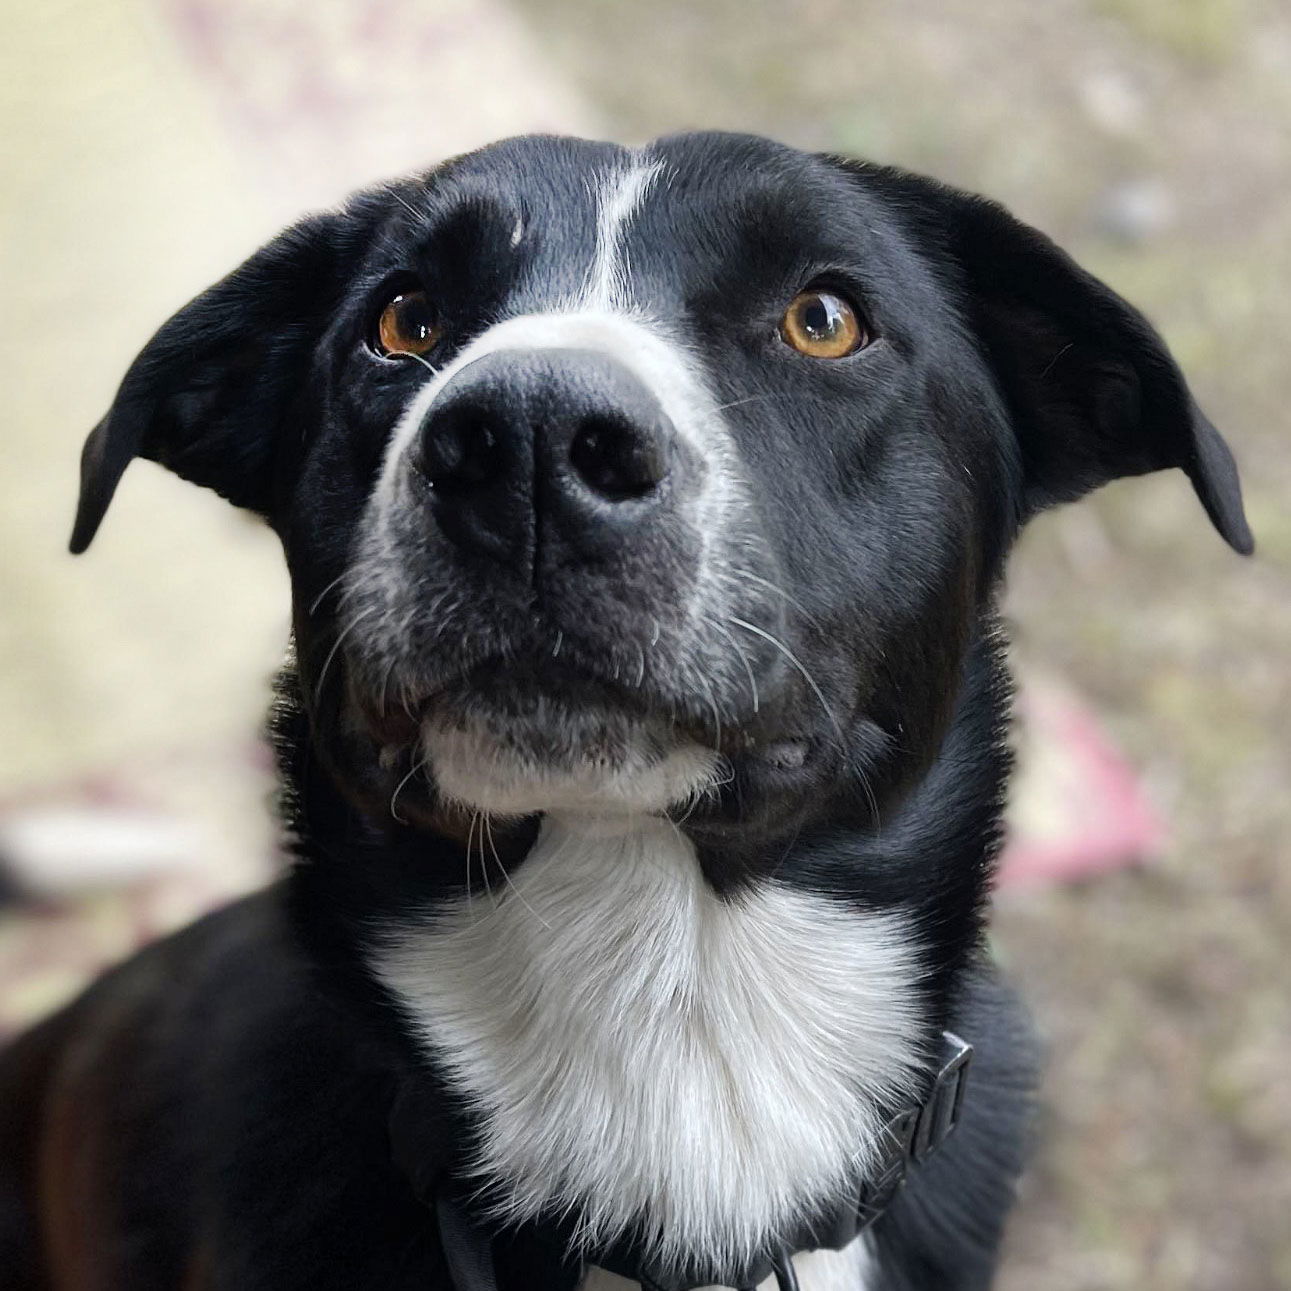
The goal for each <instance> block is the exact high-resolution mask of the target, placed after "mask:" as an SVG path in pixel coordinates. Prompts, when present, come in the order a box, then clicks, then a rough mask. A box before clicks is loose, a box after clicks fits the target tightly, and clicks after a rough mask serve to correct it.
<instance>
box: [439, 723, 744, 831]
mask: <svg viewBox="0 0 1291 1291" xmlns="http://www.w3.org/2000/svg"><path fill="white" fill-rule="evenodd" d="M556 720H558V719H556ZM421 747H422V750H423V752H424V754H425V758H426V761H427V763H428V764H429V765H430V766H432V767H434V769H435V786H436V788H437V789H438V790H439V792H440V793H441V794H442V795H443V796H444V797H446V798H449V799H452V800H453V801H455V802H458V803H461V804H462V805H463V806H464V807H466V808H467V809H468V810H471V811H475V810H479V811H485V812H489V813H491V814H497V815H503V816H527V815H530V814H531V813H533V812H538V811H568V812H591V813H593V814H596V815H609V814H619V813H624V814H626V813H638V814H639V813H643V812H662V811H664V810H665V809H666V808H667V807H669V806H671V805H672V804H674V803H679V802H684V801H685V800H686V799H688V798H691V797H693V796H694V795H695V794H697V793H699V792H701V791H702V790H703V789H704V788H706V787H707V786H708V785H710V784H711V783H712V782H713V780H714V777H715V775H716V772H717V767H718V763H719V759H718V757H717V754H716V753H714V752H713V750H712V749H705V748H702V747H701V746H700V745H698V744H695V743H693V742H687V743H685V744H682V745H680V746H679V747H677V748H675V749H672V750H671V751H669V752H668V753H666V754H665V755H664V756H662V757H652V756H650V755H649V754H646V753H645V752H644V751H641V750H630V751H629V752H628V754H627V756H626V757H625V758H624V760H623V761H621V762H607V761H598V760H595V759H592V758H586V759H583V760H581V761H579V762H578V763H576V764H575V765H574V766H572V767H569V768H565V767H557V766H543V765H538V766H535V765H533V764H532V763H530V762H528V761H527V760H523V759H520V758H518V757H516V755H515V754H514V753H512V752H511V751H510V750H508V749H506V748H504V747H503V746H502V745H500V744H499V743H498V742H497V741H496V740H494V739H493V738H492V737H491V736H490V735H489V734H488V733H487V732H486V731H484V730H481V729H472V730H467V731H461V730H456V729H446V728H444V727H440V726H436V725H434V724H433V723H432V724H428V725H427V726H426V728H425V730H424V731H423V732H422V738H421Z"/></svg>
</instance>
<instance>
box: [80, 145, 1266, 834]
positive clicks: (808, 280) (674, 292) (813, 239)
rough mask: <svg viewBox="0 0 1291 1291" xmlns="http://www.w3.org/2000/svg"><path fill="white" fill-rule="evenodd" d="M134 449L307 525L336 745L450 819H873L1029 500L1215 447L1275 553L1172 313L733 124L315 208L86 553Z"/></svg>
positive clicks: (106, 491) (1016, 239) (143, 414)
mask: <svg viewBox="0 0 1291 1291" xmlns="http://www.w3.org/2000/svg"><path fill="white" fill-rule="evenodd" d="M137 453H138V454H143V455H145V456H150V457H153V458H155V459H157V460H159V461H162V462H163V463H165V464H166V465H168V466H170V467H172V469H175V470H176V471H178V472H179V473H180V474H182V475H185V476H186V477H188V478H191V479H194V480H196V481H197V482H199V483H203V484H207V485H209V486H211V487H214V488H216V489H217V490H219V491H220V492H221V493H223V494H224V495H225V496H227V497H229V498H230V499H231V500H232V501H234V502H236V503H238V504H240V505H243V506H247V507H251V508H253V509H254V510H257V511H259V512H260V513H261V514H263V515H264V516H265V517H266V518H267V519H268V520H269V522H270V523H271V524H272V525H273V527H274V528H275V530H276V531H277V532H278V534H279V535H280V537H281V539H282V541H283V545H284V548H285V551H286V555H287V560H288V563H289V566H290V569H291V573H292V578H293V586H294V590H295V626H296V635H297V653H298V660H299V666H300V669H301V674H302V692H303V694H304V696H305V698H306V702H307V705H308V706H309V708H310V711H311V717H312V720H313V722H314V725H315V730H316V733H317V736H318V740H319V743H320V745H321V746H322V748H323V755H324V757H325V758H326V760H327V761H328V762H329V764H330V766H331V767H332V769H333V771H334V773H335V775H336V776H337V777H338V779H339V780H340V782H341V783H342V785H343V787H345V788H346V790H347V791H348V792H349V793H350V794H351V795H352V796H354V797H355V798H357V799H358V800H359V801H361V802H363V803H365V804H366V805H368V806H369V807H370V808H371V810H372V811H373V812H374V814H376V815H385V814H386V813H387V812H389V813H392V814H393V815H394V817H395V818H397V819H400V820H408V821H414V822H416V823H419V824H421V825H429V826H432V827H438V828H441V829H445V830H448V831H449V832H451V831H452V830H453V829H454V828H460V827H461V826H460V822H461V821H463V820H469V819H470V817H471V815H472V813H475V812H486V813H492V814H496V815H497V816H500V817H503V818H516V817H525V816H529V815H532V814H534V813H540V812H551V811H567V812H580V813H597V814H604V813H623V812H653V813H658V812H664V811H669V812H672V813H674V814H675V815H676V816H677V817H678V818H679V819H680V818H681V817H684V818H685V828H686V829H687V830H689V831H692V832H694V833H697V834H699V835H703V836H706V837H708V838H710V839H712V840H717V841H720V840H723V839H730V838H732V837H735V838H742V839H751V838H755V837H756V838H759V839H772V838H774V837H776V836H778V835H782V834H783V833H784V832H786V831H788V830H790V829H793V828H797V827H798V826H800V825H801V823H802V821H803V819H804V818H805V817H807V816H810V815H811V814H813V813H819V814H824V813H826V812H829V813H831V814H832V816H833V817H834V818H837V817H839V816H840V815H841V816H844V817H847V818H851V819H856V820H862V821H863V820H865V819H868V818H869V817H870V816H871V815H872V814H873V813H874V812H876V811H880V810H883V809H884V804H885V802H887V801H888V800H890V799H892V798H893V797H894V796H898V795H899V794H900V793H901V792H902V791H903V788H904V787H905V786H907V785H908V784H909V783H910V782H911V780H912V778H913V777H914V776H915V775H916V774H917V773H918V771H919V770H920V769H921V768H923V767H924V766H926V765H927V763H928V762H929V760H930V759H931V758H932V756H933V755H934V754H935V751H936V749H937V747H938V744H939V741H940V738H941V735H942V734H943V732H944V728H945V724H946V721H947V720H948V716H949V710H950V706H951V703H952V702H953V699H954V696H955V693H956V690H957V677H958V672H959V669H960V667H961V664H962V661H963V655H964V651H965V649H966V646H967V643H968V641H969V639H970V637H971V635H972V634H973V633H974V632H975V631H977V630H978V626H979V619H980V614H981V611H982V608H983V606H984V603H985V601H986V599H987V598H988V596H989V594H990V590H991V587H992V585H993V582H994V580H995V578H996V576H997V574H998V571H999V566H1000V561H1001V558H1002V555H1003V553H1004V551H1005V550H1006V548H1007V546H1008V543H1009V541H1010V540H1011V538H1012V536H1013V534H1014V532H1015V531H1016V529H1017V527H1018V525H1019V524H1020V523H1021V522H1022V521H1023V520H1025V518H1026V517H1027V516H1028V515H1029V514H1031V513H1032V512H1034V511H1035V510H1037V509H1038V508H1039V507H1041V506H1043V505H1045V504H1047V503H1049V502H1052V501H1058V500H1064V499H1067V498H1073V497H1075V496H1077V495H1079V494H1080V493H1083V492H1085V491H1087V490H1088V489H1090V488H1092V487H1094V486H1096V485H1098V484H1100V483H1102V482H1104V481H1105V480H1108V479H1110V478H1112V477H1114V476H1117V475H1124V474H1135V473H1140V472H1143V471H1148V470H1154V469H1159V468H1163V467H1169V466H1180V467H1182V468H1184V469H1185V470H1186V471H1187V472H1188V473H1189V475H1190V476H1191V478H1192V481H1193V483H1194V486H1195V487H1196V489H1197V491H1198V493H1199V495H1200V497H1201V499H1202V501H1203V503H1204V504H1205V505H1206V507H1207V510H1208V511H1209V512H1210V514H1211V517H1212V519H1213V520H1214V522H1215V524H1216V526H1217V527H1218V528H1219V529H1220V530H1221V532H1222V533H1223V534H1224V536H1225V537H1226V538H1227V539H1228V540H1229V541H1230V542H1231V543H1233V545H1234V546H1237V547H1239V548H1240V549H1247V548H1249V545H1250V538H1249V533H1248V532H1247V530H1246V527H1245V523H1244V520H1243V518H1242V514H1241V504H1240V496H1239V493H1238V489H1237V483H1236V476H1235V473H1234V470H1233V467H1232V461H1231V458H1230V457H1229V455H1228V453H1227V450H1226V448H1225V447H1224V445H1223V441H1222V440H1221V439H1220V438H1219V436H1218V434H1217V433H1216V432H1215V431H1214V430H1213V428H1212V427H1210V425H1209V424H1208V423H1207V422H1206V421H1205V419H1204V418H1203V417H1202V416H1201V414H1200V413H1199V412H1197V410H1196V408H1195V405H1193V404H1192V402H1191V400H1190V399H1189V397H1188V394H1187V391H1186V388H1185V386H1184V384H1183V381H1182V378H1181V377H1180V376H1179V373H1178V371H1177V369H1176V368H1175V366H1174V364H1173V363H1172V362H1171V360H1170V358H1169V356H1168V354H1167V353H1166V351H1165V349H1164V346H1163V345H1162V343H1161V341H1160V339H1159V338H1158V337H1157V336H1156V334H1155V333H1154V332H1153V331H1152V330H1151V328H1150V327H1149V326H1148V325H1147V324H1146V323H1145V322H1144V320H1143V319H1142V317H1141V316H1140V315H1138V314H1137V313H1135V312H1134V311H1133V310H1132V309H1130V307H1128V306H1127V305H1125V303H1124V302H1122V301H1121V300H1120V299H1119V298H1117V297H1116V296H1114V295H1113V294H1112V293H1111V292H1110V291H1108V290H1107V289H1106V288H1105V287H1103V286H1102V285H1101V284H1099V283H1097V282H1095V281H1094V280H1093V279H1091V278H1089V277H1088V276H1087V275H1085V274H1084V273H1083V272H1082V271H1081V270H1079V269H1078V268H1077V267H1076V266H1075V265H1074V264H1072V263H1071V262H1070V261H1069V260H1068V259H1067V258H1066V257H1065V256H1063V255H1062V253H1061V252H1059V251H1058V250H1057V249H1056V248H1054V247H1053V246H1052V244H1050V243H1049V242H1048V241H1047V240H1045V239H1044V238H1042V237H1041V236H1040V235H1038V234H1036V233H1034V232H1033V231H1032V230H1030V229H1027V228H1026V227H1024V226H1022V225H1019V224H1018V223H1016V222H1015V221H1013V220H1012V219H1011V217H1009V216H1008V215H1007V214H1006V213H1005V212H1003V211H1002V210H1000V209H999V208H998V207H995V206H993V205H991V204H989V203H985V202H982V201H980V200H979V199H974V198H969V197H966V196H964V195H962V194H959V193H956V192H953V191H952V190H948V189H945V188H942V187H940V186H938V185H935V184H933V183H931V182H929V181H925V180H921V179H918V178H916V177H913V176H909V175H906V174H903V173H900V172H895V171H889V170H884V169H879V168H871V167H864V166H858V165H852V164H849V163H844V162H841V161H838V160H836V159H828V158H820V157H816V156H810V155H807V154H804V153H800V152H797V151H795V150H793V149H789V148H785V147H781V146H778V145H775V144H772V143H769V142H766V141H763V140H758V139H752V138H744V137H738V136H728V135H690V136H681V137H678V138H673V139H668V140H664V141H662V142H660V143H657V144H655V145H653V146H651V147H649V148H647V149H644V150H640V151H637V152H629V151H626V150H624V149H620V148H617V147H612V146H609V145H600V144H589V143H583V142H577V141H572V140H561V139H550V138H531V139H520V140H514V141H510V142H507V143H503V144H499V145H496V146H494V147H492V148H488V149H485V150H483V151H481V152H478V153H475V154H472V155H470V156H467V157H464V158H460V159H458V160H456V161H453V162H450V163H448V164H447V165H445V166H443V167H441V168H440V169H439V170H437V171H434V172H432V173H431V174H430V175H428V176H426V177H425V178H423V179H418V180H415V181H408V182H405V183H399V184H395V185H391V186H389V187H387V188H383V189H377V190H374V191H371V192H369V193H366V194H363V195H360V196H359V197H357V198H355V199H354V200H352V201H351V203H350V204H349V205H348V206H347V207H346V208H345V209H344V210H343V211H341V212H339V213H336V214H330V215H325V216H322V217H318V218H315V219H313V220H310V221H306V222H304V223H303V224H301V225H299V226H297V228H296V229H294V230H291V231H289V232H288V233H286V234H284V235H283V236H282V237H281V238H280V239H278V240H277V241H275V242H274V243H271V244H270V245H269V246H268V247H267V248H265V249H264V250H263V251H262V252H260V253H259V254H258V255H256V256H254V257H253V258H252V259H251V260H250V261H248V263H247V264H246V265H244V266H243V267H242V268H241V269H239V270H238V271H236V272H235V273H234V274H232V275H231V276H230V277H229V278H227V279H225V280H224V282H222V283H220V284H218V285H217V286H216V287H214V288H212V289H211V290H210V291H209V292H208V293H206V294H205V295H204V296H202V297H200V298H199V299H198V300H197V301H196V302H194V303H193V304H192V305H191V306H189V307H188V309H186V310H185V311H183V312H181V313H180V314H179V315H177V316H176V318H175V319H173V320H172V321H171V322H170V323H169V324H167V325H166V327H165V328H163V329H162V331H161V332H160V333H159V334H158V336H157V337H156V338H155V339H154V340H153V342H152V343H151V344H150V346H149V347H148V349H147V350H145V352H144V353H143V355H141V357H140V359H139V360H138V361H137V363H136V365H135V367H134V368H133V369H132V370H131V373H130V374H129V376H128V377H127V378H126V381H125V383H124V384H123V387H122V391H121V393H120V395H119V396H118V400H117V403H116V404H115V405H114V407H113V409H112V411H111V413H110V414H109V416H108V418H106V419H105V421H104V422H103V423H102V424H101V425H100V427H99V428H98V429H97V430H96V431H95V433H94V435H93V436H92V437H91V440H90V443H89V444H88V445H87V450H86V455H85V464H84V490H83V495H82V510H81V514H80V516H79V517H78V528H77V533H76V536H75V538H74V546H75V547H77V548H78V549H79V548H81V547H83V546H84V545H85V544H86V543H87V542H88V541H89V538H90V537H91V536H92V534H93V531H94V529H95V527H96V526H97V523H98V521H99V519H100V518H101V516H102V513H103V511H104V509H105V508H106V506H107V503H108V500H109V498H110V496H111V492H112V489H113V488H114V487H115V484H116V481H117V479H118V478H119V476H120V474H121V471H122V470H123V469H124V467H125V465H126V464H127V462H128V461H129V459H130V458H131V456H133V455H135V454H137ZM455 822H457V823H455ZM753 850H756V849H753Z"/></svg>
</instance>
